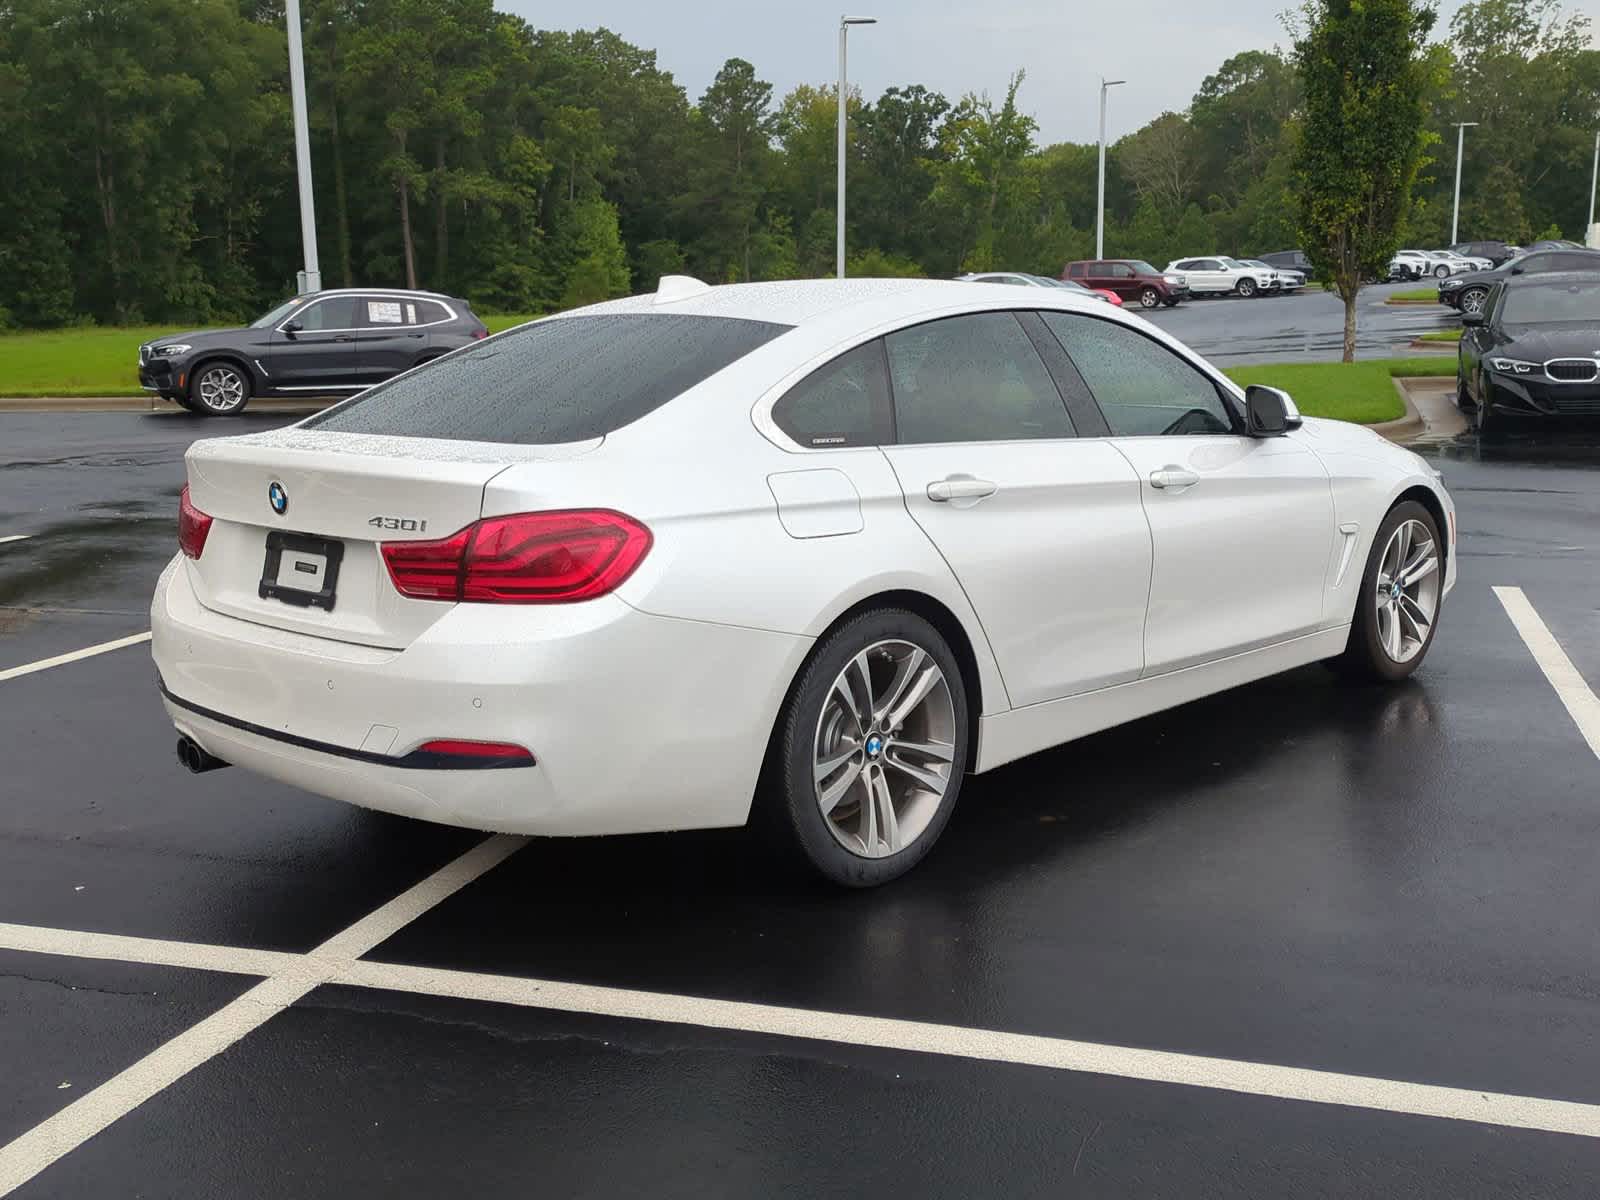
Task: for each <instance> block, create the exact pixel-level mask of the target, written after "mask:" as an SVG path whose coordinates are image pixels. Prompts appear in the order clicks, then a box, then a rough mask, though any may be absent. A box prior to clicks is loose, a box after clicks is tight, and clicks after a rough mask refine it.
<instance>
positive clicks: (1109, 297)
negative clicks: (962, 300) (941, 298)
mask: <svg viewBox="0 0 1600 1200" xmlns="http://www.w3.org/2000/svg"><path fill="white" fill-rule="evenodd" d="M956 279H957V280H959V281H960V282H962V283H1003V284H1007V285H1009V286H1011V287H1048V288H1065V289H1066V290H1067V291H1069V292H1077V293H1078V294H1079V295H1086V296H1093V297H1094V298H1095V299H1096V300H1099V301H1101V302H1102V303H1105V304H1115V305H1116V306H1117V307H1119V308H1120V307H1121V306H1122V301H1121V300H1120V299H1119V298H1118V296H1117V294H1116V293H1115V292H1101V291H1096V290H1094V289H1093V288H1086V287H1084V286H1083V284H1081V283H1074V282H1073V281H1072V280H1070V279H1051V278H1050V277H1049V276H1048V275H1033V274H1030V273H1028V272H1027V271H973V272H969V273H968V274H966V275H957V276H956Z"/></svg>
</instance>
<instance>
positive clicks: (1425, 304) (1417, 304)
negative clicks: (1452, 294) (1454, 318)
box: [1384, 297, 1450, 308]
mask: <svg viewBox="0 0 1600 1200" xmlns="http://www.w3.org/2000/svg"><path fill="white" fill-rule="evenodd" d="M1384 303H1385V304H1387V305H1389V306H1390V307H1392V308H1449V307H1450V306H1449V305H1448V304H1442V303H1440V302H1439V301H1438V300H1396V299H1394V298H1393V297H1391V298H1389V299H1388V300H1385V301H1384Z"/></svg>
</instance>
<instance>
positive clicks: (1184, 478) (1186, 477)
mask: <svg viewBox="0 0 1600 1200" xmlns="http://www.w3.org/2000/svg"><path fill="white" fill-rule="evenodd" d="M1199 482H1200V476H1198V475H1196V474H1195V473H1194V472H1193V471H1190V470H1188V469H1186V468H1184V467H1180V466H1178V465H1176V464H1175V463H1169V464H1168V465H1166V466H1164V467H1162V468H1161V469H1160V470H1159V471H1151V472H1150V486H1151V487H1158V488H1186V487H1193V486H1194V485H1195V484H1197V483H1199Z"/></svg>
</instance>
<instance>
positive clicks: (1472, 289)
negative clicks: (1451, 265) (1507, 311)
mask: <svg viewBox="0 0 1600 1200" xmlns="http://www.w3.org/2000/svg"><path fill="white" fill-rule="evenodd" d="M1551 271H1600V250H1584V249H1582V248H1577V249H1569V250H1535V251H1530V252H1528V253H1527V254H1520V255H1518V256H1517V257H1516V258H1513V259H1511V260H1510V261H1509V262H1504V263H1501V264H1500V265H1499V266H1498V267H1496V268H1494V270H1492V271H1473V272H1471V273H1470V274H1467V275H1452V276H1450V278H1448V279H1441V280H1440V281H1439V303H1440V304H1448V305H1450V307H1451V308H1459V309H1460V310H1461V311H1462V312H1464V313H1469V312H1482V311H1483V305H1484V301H1485V300H1487V299H1488V298H1489V289H1490V288H1492V287H1494V285H1495V284H1497V283H1499V282H1500V281H1501V280H1502V279H1510V278H1511V277H1513V276H1517V275H1547V274H1549V273H1550V272H1551Z"/></svg>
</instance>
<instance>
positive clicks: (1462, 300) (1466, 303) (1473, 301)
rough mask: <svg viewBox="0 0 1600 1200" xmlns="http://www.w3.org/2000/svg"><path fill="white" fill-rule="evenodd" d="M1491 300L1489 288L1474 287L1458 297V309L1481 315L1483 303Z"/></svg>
mask: <svg viewBox="0 0 1600 1200" xmlns="http://www.w3.org/2000/svg"><path fill="white" fill-rule="evenodd" d="M1488 298H1489V289H1488V288H1479V287H1472V288H1467V289H1466V290H1464V291H1463V292H1462V293H1461V294H1460V295H1459V296H1457V297H1456V307H1457V308H1458V309H1460V310H1461V311H1462V312H1464V313H1465V312H1475V313H1481V312H1482V311H1483V302H1484V301H1485V300H1487V299H1488Z"/></svg>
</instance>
